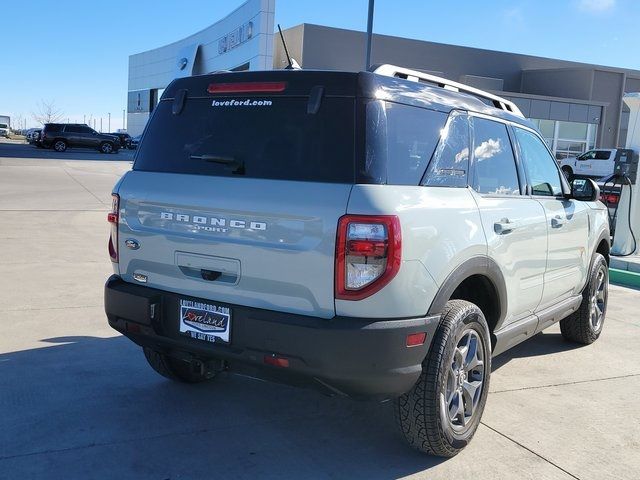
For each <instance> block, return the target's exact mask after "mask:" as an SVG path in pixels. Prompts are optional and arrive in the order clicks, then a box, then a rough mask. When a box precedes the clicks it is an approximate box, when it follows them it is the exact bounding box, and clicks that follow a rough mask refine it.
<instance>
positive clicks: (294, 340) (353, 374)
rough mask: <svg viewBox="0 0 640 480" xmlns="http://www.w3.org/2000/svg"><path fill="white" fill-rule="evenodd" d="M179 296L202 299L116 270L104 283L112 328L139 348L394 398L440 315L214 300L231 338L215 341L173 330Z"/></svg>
mask: <svg viewBox="0 0 640 480" xmlns="http://www.w3.org/2000/svg"><path fill="white" fill-rule="evenodd" d="M180 299H189V300H201V301H203V302H207V300H205V299H198V298H193V297H188V296H184V295H177V294H174V293H171V292H166V291H162V290H157V289H153V288H149V287H143V286H141V285H134V284H131V283H127V282H124V281H123V280H122V279H121V278H120V277H118V276H117V275H113V276H111V277H110V278H109V280H108V281H107V283H106V285H105V310H106V314H107V318H108V320H109V325H111V327H113V328H114V329H116V330H117V331H119V332H121V333H122V334H124V335H126V336H127V337H128V338H130V339H131V340H133V341H134V342H135V343H137V344H138V345H140V346H143V347H150V348H153V349H156V350H159V351H162V352H165V353H167V354H169V355H174V356H177V357H182V358H185V357H186V358H190V357H191V358H194V359H197V360H201V361H208V360H213V359H222V360H224V361H225V363H226V365H227V366H228V369H229V370H230V371H231V372H236V373H243V374H246V375H251V376H255V377H258V378H263V379H266V380H271V381H276V382H281V383H287V384H290V385H297V386H311V387H315V388H317V389H320V390H322V391H325V392H326V393H330V394H340V395H346V396H351V397H356V398H375V399H385V398H392V397H396V396H399V395H401V394H402V393H404V392H406V391H408V390H410V389H411V387H412V386H413V385H414V383H415V382H416V380H417V379H418V376H419V375H420V373H421V371H422V361H423V360H424V358H425V356H426V355H427V352H428V350H429V345H430V344H431V341H432V339H433V336H434V334H435V331H436V329H437V326H438V322H439V320H440V318H439V316H429V317H421V318H409V319H395V320H380V319H366V318H348V317H334V318H332V319H330V320H327V319H322V318H317V317H308V316H304V315H295V314H290V313H282V312H276V311H271V310H263V309H258V308H250V307H244V306H238V305H227V304H224V302H216V303H220V304H223V305H227V306H229V307H230V308H231V311H232V320H231V343H230V344H218V343H215V344H213V343H207V342H203V341H199V340H196V339H192V338H190V337H186V336H183V335H181V334H179V333H178V331H179V314H178V312H179V300H180ZM152 311H153V317H152V316H151V312H152ZM419 332H425V333H426V334H427V339H426V342H425V344H423V345H420V346H415V347H407V346H406V338H407V335H409V334H411V333H419ZM273 354H276V355H278V356H282V357H286V358H287V359H289V367H288V368H282V367H275V366H270V365H266V364H265V363H264V357H265V356H270V355H273Z"/></svg>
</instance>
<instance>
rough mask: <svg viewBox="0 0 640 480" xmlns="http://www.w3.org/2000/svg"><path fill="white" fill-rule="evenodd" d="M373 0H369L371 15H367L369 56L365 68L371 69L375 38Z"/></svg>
mask: <svg viewBox="0 0 640 480" xmlns="http://www.w3.org/2000/svg"><path fill="white" fill-rule="evenodd" d="M373 1H374V0H369V15H368V17H367V57H366V59H365V62H364V69H365V70H369V67H370V66H371V40H372V38H373Z"/></svg>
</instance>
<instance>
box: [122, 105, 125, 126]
mask: <svg viewBox="0 0 640 480" xmlns="http://www.w3.org/2000/svg"><path fill="white" fill-rule="evenodd" d="M122 129H123V130H125V129H126V127H125V126H124V108H123V109H122Z"/></svg>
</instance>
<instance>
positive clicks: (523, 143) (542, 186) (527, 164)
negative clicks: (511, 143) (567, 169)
mask: <svg viewBox="0 0 640 480" xmlns="http://www.w3.org/2000/svg"><path fill="white" fill-rule="evenodd" d="M514 131H515V134H516V139H517V140H518V147H519V149H520V157H521V158H522V162H523V163H524V170H525V172H526V173H527V177H528V178H529V183H530V184H531V188H532V189H533V192H532V193H533V195H544V196H549V197H552V196H557V195H561V194H562V187H561V183H560V172H559V170H558V166H557V164H556V161H555V160H554V159H553V157H552V156H551V154H550V153H549V151H548V150H547V148H546V147H545V145H544V143H542V140H540V139H539V138H538V137H537V136H536V135H534V134H533V133H531V132H528V131H526V130H523V129H522V128H517V127H514Z"/></svg>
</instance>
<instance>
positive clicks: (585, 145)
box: [530, 118, 598, 160]
mask: <svg viewBox="0 0 640 480" xmlns="http://www.w3.org/2000/svg"><path fill="white" fill-rule="evenodd" d="M530 120H531V122H533V124H534V125H535V126H536V127H537V128H538V130H539V131H540V133H541V134H542V137H543V138H544V141H545V142H546V143H547V145H548V146H549V149H551V151H552V152H553V154H554V155H555V156H556V159H557V160H561V159H563V158H567V157H575V156H577V155H580V154H581V153H584V152H586V151H587V150H590V149H592V148H595V146H596V133H597V131H598V125H595V124H590V123H578V122H564V121H560V120H542V119H538V118H531V119H530Z"/></svg>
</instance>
